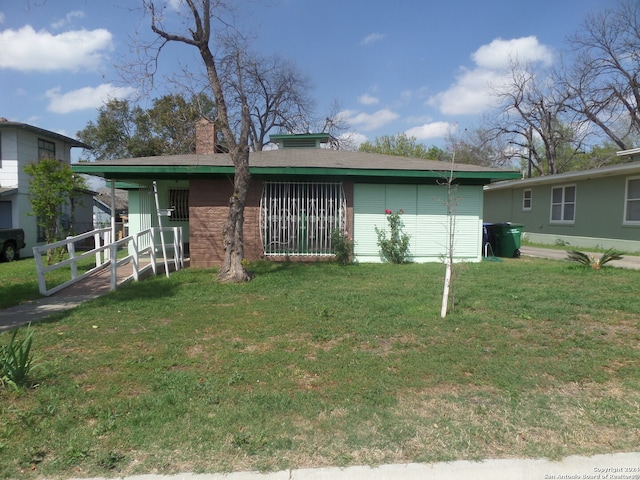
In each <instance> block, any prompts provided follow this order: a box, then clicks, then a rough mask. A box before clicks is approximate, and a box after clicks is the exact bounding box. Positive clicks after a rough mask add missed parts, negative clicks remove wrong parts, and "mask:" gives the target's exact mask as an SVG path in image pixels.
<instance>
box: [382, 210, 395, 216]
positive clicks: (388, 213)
mask: <svg viewBox="0 0 640 480" xmlns="http://www.w3.org/2000/svg"><path fill="white" fill-rule="evenodd" d="M384 213H386V214H387V215H391V214H392V213H393V212H392V211H391V210H389V209H386V210H385V211H384Z"/></svg>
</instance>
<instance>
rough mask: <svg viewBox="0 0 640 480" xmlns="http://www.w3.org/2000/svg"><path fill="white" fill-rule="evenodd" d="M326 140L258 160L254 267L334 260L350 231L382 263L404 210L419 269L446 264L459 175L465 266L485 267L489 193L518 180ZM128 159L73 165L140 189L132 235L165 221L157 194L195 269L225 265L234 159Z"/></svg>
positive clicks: (285, 139)
mask: <svg viewBox="0 0 640 480" xmlns="http://www.w3.org/2000/svg"><path fill="white" fill-rule="evenodd" d="M328 139H329V137H328V135H326V134H306V135H272V137H271V140H272V141H274V142H277V143H278V146H279V148H278V149H276V150H269V151H261V152H252V153H251V154H250V172H251V175H252V182H251V186H250V191H249V193H248V198H247V204H246V207H245V226H244V239H245V257H246V258H247V260H254V259H259V258H272V259H299V258H302V259H307V260H311V259H316V258H327V257H330V256H331V255H332V248H331V241H330V238H331V232H332V230H333V229H336V228H339V229H342V230H344V231H347V232H348V234H349V235H350V236H352V238H353V240H354V241H355V251H354V254H355V259H356V260H357V261H360V262H379V261H381V258H380V252H379V248H378V245H377V235H376V232H375V227H376V226H377V227H378V228H386V229H388V225H387V218H386V213H385V212H386V211H387V210H391V211H394V212H397V211H399V210H401V209H402V210H403V211H404V214H403V215H402V220H403V222H404V225H405V227H404V231H405V232H406V233H408V234H409V235H410V236H411V242H410V255H411V260H413V261H415V262H427V261H440V260H441V258H442V256H443V254H445V253H446V245H447V243H448V230H447V226H448V222H447V187H446V186H444V185H443V183H445V181H446V179H447V178H448V176H449V175H450V173H451V171H453V176H454V178H455V183H456V185H457V188H456V195H455V202H454V203H455V205H454V206H455V210H456V222H455V228H456V231H455V248H454V255H455V258H456V259H457V260H460V261H462V260H464V261H480V260H481V259H482V253H481V243H482V205H483V197H482V188H483V186H484V185H486V184H488V183H490V182H491V181H495V180H505V179H512V178H516V177H518V176H519V173H518V172H514V171H506V170H502V169H495V168H487V167H480V166H476V165H461V164H458V165H451V164H450V163H447V162H438V161H430V160H423V159H412V158H405V157H397V156H389V155H378V154H369V153H362V152H349V151H342V150H331V149H327V148H318V147H320V146H321V145H322V144H323V143H326V142H327V141H328ZM215 151H218V150H217V149H210V151H208V152H202V151H200V152H197V153H196V154H190V155H173V156H161V157H145V158H130V159H121V160H110V161H102V162H93V163H82V164H76V165H74V170H75V171H76V172H79V173H84V174H89V175H95V176H98V177H102V178H105V179H107V180H111V181H114V182H132V183H136V184H138V185H139V186H140V188H138V189H136V190H130V191H129V233H130V234H132V233H135V232H137V231H141V230H144V229H145V228H148V227H149V226H154V225H155V224H156V223H157V220H156V219H157V216H156V212H155V205H154V196H153V194H151V187H152V184H153V182H154V181H155V182H156V184H157V189H158V197H159V202H160V209H171V210H172V213H171V216H169V217H163V219H162V221H163V223H164V222H165V221H166V224H163V226H182V227H183V230H184V238H185V242H188V246H187V247H188V250H189V252H190V258H191V266H194V267H212V266H218V265H220V262H221V261H222V258H223V253H224V251H223V244H222V228H223V225H224V222H225V221H226V219H227V212H228V203H229V197H230V195H231V193H232V191H233V187H232V182H233V175H234V167H233V163H232V161H231V158H230V156H229V155H228V154H227V153H212V152H215Z"/></svg>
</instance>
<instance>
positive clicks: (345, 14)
mask: <svg viewBox="0 0 640 480" xmlns="http://www.w3.org/2000/svg"><path fill="white" fill-rule="evenodd" d="M163 1H164V0H158V3H162V2H163ZM178 2H179V0H169V1H167V4H168V5H167V8H168V9H169V10H168V11H171V9H172V8H173V4H176V3H178ZM236 3H242V4H243V6H242V10H241V12H240V13H241V16H240V17H239V20H238V25H239V26H240V27H241V28H243V29H244V30H246V31H248V32H250V33H251V35H252V36H253V37H254V40H253V47H254V49H256V50H258V51H260V53H263V54H266V55H268V54H273V53H276V54H278V55H280V56H282V57H284V58H287V59H290V60H292V61H293V62H295V64H296V66H297V67H298V69H299V70H300V71H301V72H302V73H304V74H305V75H307V76H308V77H309V78H310V80H311V83H312V85H313V89H312V91H311V92H310V95H311V96H312V97H313V98H314V99H315V101H316V104H317V112H318V114H320V115H324V114H325V113H326V112H328V111H329V109H330V106H331V104H332V103H333V102H334V101H339V102H340V104H341V106H342V109H343V110H342V112H341V115H343V116H344V118H345V119H347V120H348V122H349V123H350V125H351V127H352V132H353V136H354V138H355V139H356V140H359V141H364V140H373V139H375V138H376V137H379V136H381V135H394V134H397V133H400V132H404V133H407V134H408V135H411V136H415V137H416V138H418V140H419V141H420V142H422V143H424V144H425V145H426V146H431V145H438V146H442V145H443V141H444V139H445V137H446V136H447V134H449V133H452V132H453V133H455V132H456V131H458V130H460V129H461V128H465V127H466V126H474V125H477V124H478V122H479V121H480V120H481V118H482V114H483V113H486V112H487V111H489V110H490V109H491V108H492V106H494V102H495V99H494V98H493V97H492V96H491V94H490V91H491V88H490V85H494V86H495V85H499V84H500V81H501V79H502V78H504V74H505V72H506V67H508V63H509V59H512V58H515V57H517V58H519V59H520V60H523V61H530V62H534V63H539V64H541V65H549V64H551V63H552V62H553V61H554V59H555V58H556V57H557V55H558V54H559V53H560V51H561V50H562V49H564V48H565V47H566V37H567V36H568V35H570V34H571V33H573V32H575V31H576V29H578V28H579V27H580V25H581V23H582V22H583V20H584V18H585V16H586V15H587V14H588V13H589V12H593V11H599V10H603V9H604V8H607V7H613V6H615V1H614V0H537V1H535V2H524V1H515V0H486V1H480V0H448V1H439V2H436V1H431V0H395V1H393V2H390V1H384V2H383V1H380V0H325V1H323V2H315V1H311V0H264V1H256V0H254V1H251V0H246V1H245V2H238V1H237V0H236ZM140 4H141V1H139V0H64V1H59V0H0V88H1V91H2V96H1V97H0V117H5V118H7V119H9V120H11V121H18V122H24V123H28V124H31V125H35V126H38V127H41V128H45V129H48V130H52V131H55V132H59V133H62V134H65V135H68V136H71V137H74V136H75V134H76V132H77V131H78V130H81V129H82V128H84V127H85V126H86V124H87V122H89V121H92V120H93V121H94V120H95V119H96V118H97V108H98V107H99V106H100V105H101V104H102V103H103V102H104V101H106V99H108V98H133V97H134V95H135V93H136V90H135V89H136V85H127V84H123V83H122V80H121V78H120V76H119V75H118V74H117V72H116V70H115V68H114V65H117V64H123V63H125V62H129V61H131V60H132V59H133V53H132V51H131V47H130V45H131V38H133V37H135V36H136V35H140V36H147V37H148V36H149V35H151V32H150V28H149V23H148V19H146V18H145V17H143V15H142V12H141V10H140ZM242 12H244V13H242ZM192 50H193V51H192ZM161 62H162V69H163V72H164V74H165V75H167V76H169V77H170V76H171V75H172V74H173V72H176V73H179V71H180V70H181V68H182V67H183V66H185V65H189V64H195V65H199V63H197V62H199V58H198V56H197V52H196V51H195V50H194V49H193V47H188V46H176V47H174V48H171V49H169V50H168V51H167V52H166V55H163V56H162V57H161ZM192 62H195V63H192ZM158 80H159V81H158V82H157V83H156V89H155V90H154V91H153V92H152V93H151V95H150V96H149V97H148V100H149V99H150V98H154V97H159V96H162V95H163V94H164V93H166V92H167V88H171V87H170V86H168V84H167V83H166V82H165V81H164V80H163V78H162V77H158ZM143 106H144V105H143Z"/></svg>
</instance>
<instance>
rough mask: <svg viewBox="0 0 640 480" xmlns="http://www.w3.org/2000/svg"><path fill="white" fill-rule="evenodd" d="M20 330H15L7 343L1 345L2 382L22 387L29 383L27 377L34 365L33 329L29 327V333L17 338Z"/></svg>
mask: <svg viewBox="0 0 640 480" xmlns="http://www.w3.org/2000/svg"><path fill="white" fill-rule="evenodd" d="M17 334H18V331H17V330H14V331H13V335H11V340H9V343H8V344H7V345H2V346H0V382H1V384H8V385H13V386H14V387H22V386H24V385H25V384H26V383H27V377H28V376H29V373H30V372H31V367H32V366H33V363H32V358H31V345H32V342H33V330H31V329H27V334H26V335H25V337H24V338H23V339H21V340H17V339H16V338H17Z"/></svg>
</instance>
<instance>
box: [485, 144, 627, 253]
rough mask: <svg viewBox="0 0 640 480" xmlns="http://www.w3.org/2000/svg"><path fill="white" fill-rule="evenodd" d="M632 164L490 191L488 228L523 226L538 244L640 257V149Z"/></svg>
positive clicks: (497, 185) (516, 183) (502, 185)
mask: <svg viewBox="0 0 640 480" xmlns="http://www.w3.org/2000/svg"><path fill="white" fill-rule="evenodd" d="M618 155H619V156H623V157H626V158H628V159H629V160H630V161H629V162H627V163H622V164H618V165H611V166H606V167H601V168H596V169H592V170H584V171H577V172H567V173H562V174H557V175H547V176H543V177H535V178H526V179H522V180H514V181H504V182H497V183H493V184H490V185H486V186H485V187H484V219H485V222H489V223H496V222H513V223H519V224H523V225H524V228H523V232H524V233H523V236H525V237H526V238H527V239H528V240H530V241H532V242H535V243H542V244H550V245H553V244H561V245H566V246H571V247H576V248H594V247H600V248H616V249H618V250H621V251H625V252H640V161H633V160H634V159H638V158H640V149H634V150H625V151H622V152H619V153H618Z"/></svg>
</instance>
